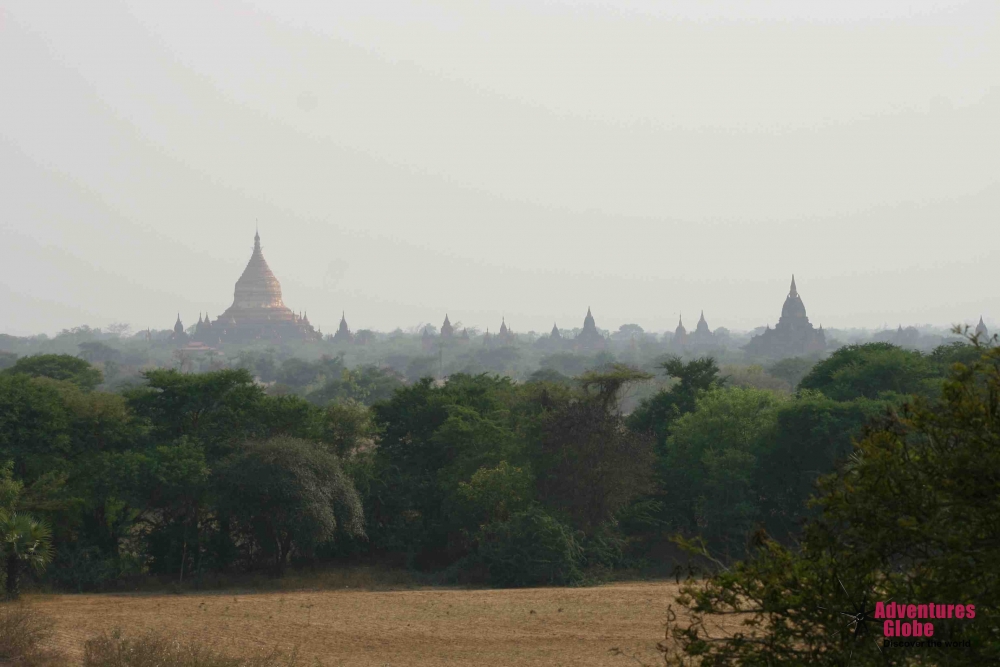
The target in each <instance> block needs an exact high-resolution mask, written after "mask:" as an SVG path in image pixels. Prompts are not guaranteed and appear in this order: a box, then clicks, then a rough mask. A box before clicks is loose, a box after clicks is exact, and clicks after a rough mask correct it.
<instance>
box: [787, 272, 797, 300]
mask: <svg viewBox="0 0 1000 667" xmlns="http://www.w3.org/2000/svg"><path fill="white" fill-rule="evenodd" d="M798 295H799V293H798V291H797V290H796V289H795V274H794V273H793V274H792V286H791V287H790V288H788V296H791V297H796V296H798Z"/></svg>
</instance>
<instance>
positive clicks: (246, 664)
mask: <svg viewBox="0 0 1000 667" xmlns="http://www.w3.org/2000/svg"><path fill="white" fill-rule="evenodd" d="M83 651H84V653H83V664H84V667H283V666H288V667H291V666H292V665H295V664H297V663H298V661H297V659H296V657H295V654H294V652H293V653H291V654H284V653H282V652H281V651H279V650H278V649H270V650H264V651H259V652H254V653H252V654H247V655H242V656H232V655H227V654H226V653H224V652H222V651H220V650H218V649H215V648H213V647H211V646H209V645H207V644H203V643H201V642H198V641H193V640H189V641H183V642H182V641H179V640H176V639H172V638H170V637H168V636H166V635H164V634H162V633H159V632H155V631H150V632H145V633H142V634H133V635H129V634H126V633H125V632H123V631H122V630H120V629H115V630H112V631H111V632H106V633H104V634H102V635H99V636H97V637H94V638H93V639H90V640H88V641H87V643H86V644H85V645H84V649H83Z"/></svg>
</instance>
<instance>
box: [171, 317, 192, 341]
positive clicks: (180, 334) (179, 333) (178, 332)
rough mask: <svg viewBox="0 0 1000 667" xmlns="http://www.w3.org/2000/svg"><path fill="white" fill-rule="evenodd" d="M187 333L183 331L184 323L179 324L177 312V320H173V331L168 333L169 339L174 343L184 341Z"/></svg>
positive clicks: (179, 319) (179, 318)
mask: <svg viewBox="0 0 1000 667" xmlns="http://www.w3.org/2000/svg"><path fill="white" fill-rule="evenodd" d="M187 339H188V335H187V334H186V333H184V325H183V324H181V314H180V313H177V321H176V322H174V330H173V333H171V334H170V340H171V341H173V342H175V343H186V342H187Z"/></svg>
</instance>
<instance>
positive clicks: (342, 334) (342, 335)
mask: <svg viewBox="0 0 1000 667" xmlns="http://www.w3.org/2000/svg"><path fill="white" fill-rule="evenodd" d="M353 339H354V335H353V334H352V333H351V329H350V328H349V327H348V326H347V314H346V313H344V312H341V313H340V326H339V327H337V333H335V334H333V342H334V343H350V342H351V341H352V340H353Z"/></svg>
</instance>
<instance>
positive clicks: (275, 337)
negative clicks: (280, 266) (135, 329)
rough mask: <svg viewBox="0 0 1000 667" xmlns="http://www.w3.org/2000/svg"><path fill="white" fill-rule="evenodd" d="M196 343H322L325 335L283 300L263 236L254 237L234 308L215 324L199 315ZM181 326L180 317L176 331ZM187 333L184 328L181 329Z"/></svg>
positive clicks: (228, 310) (195, 334)
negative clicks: (262, 250) (264, 251)
mask: <svg viewBox="0 0 1000 667" xmlns="http://www.w3.org/2000/svg"><path fill="white" fill-rule="evenodd" d="M198 319H199V323H198V325H197V326H196V327H195V333H194V335H193V340H195V341H196V342H200V343H205V344H208V345H212V344H217V343H251V342H254V341H268V342H271V343H280V342H286V341H309V340H320V338H321V334H320V333H319V332H317V331H316V330H315V329H314V328H313V326H312V325H311V324H310V323H309V316H308V315H296V314H295V313H293V312H292V311H291V310H289V309H288V308H287V307H286V306H285V304H284V303H283V302H282V300H281V284H280V283H278V279H277V278H275V277H274V274H273V273H271V269H270V267H268V265H267V262H266V261H265V260H264V255H263V253H262V252H261V249H260V234H254V237H253V254H251V255H250V261H249V262H248V263H247V267H246V269H244V270H243V275H241V276H240V279H239V280H237V281H236V289H235V292H234V294H233V305H231V306H230V307H229V308H228V309H227V310H226V312H224V313H223V314H222V315H220V316H219V317H218V319H216V320H215V321H214V322H213V321H212V320H211V318H210V317H208V315H207V314H206V316H205V319H204V320H202V319H201V315H200V314H199V316H198ZM179 325H180V316H178V317H177V324H175V325H174V331H175V332H176V331H177V327H178V326H179ZM181 333H183V327H182V328H181Z"/></svg>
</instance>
